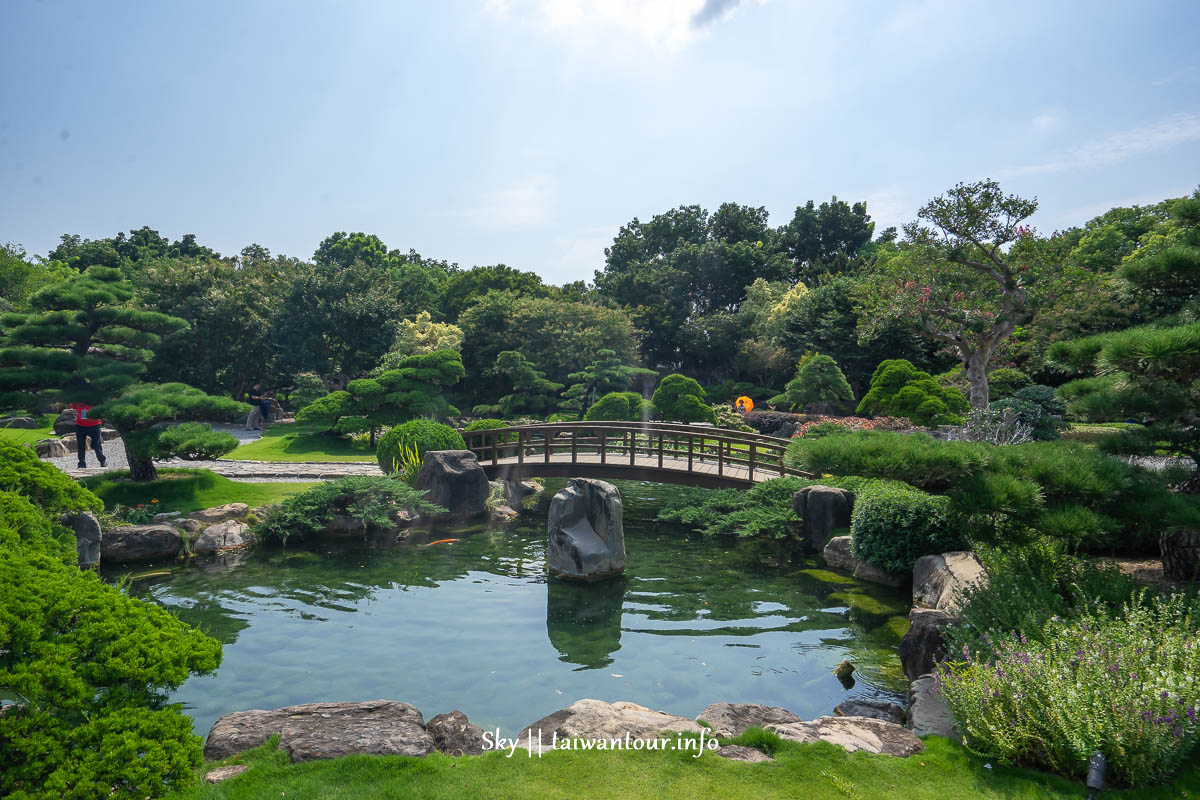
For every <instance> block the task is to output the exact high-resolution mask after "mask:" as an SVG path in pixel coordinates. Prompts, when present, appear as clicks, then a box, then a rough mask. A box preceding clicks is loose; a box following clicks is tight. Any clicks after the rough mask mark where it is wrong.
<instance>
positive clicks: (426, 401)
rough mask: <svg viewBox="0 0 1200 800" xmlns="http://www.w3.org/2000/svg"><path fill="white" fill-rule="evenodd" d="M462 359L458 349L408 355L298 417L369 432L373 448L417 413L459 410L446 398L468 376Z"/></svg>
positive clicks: (345, 430) (334, 427)
mask: <svg viewBox="0 0 1200 800" xmlns="http://www.w3.org/2000/svg"><path fill="white" fill-rule="evenodd" d="M465 374H466V372H465V371H464V370H463V365H462V357H461V356H460V355H459V354H458V351H456V350H435V351H434V352H432V353H422V354H419V355H411V356H407V357H405V358H402V359H400V360H399V362H398V366H397V367H396V368H395V369H389V370H387V371H386V372H383V373H380V374H379V375H377V376H375V377H373V378H360V379H358V380H353V381H350V382H349V383H347V384H346V389H345V390H344V391H337V392H331V393H330V394H328V395H326V396H325V397H322V398H320V399H319V400H317V401H315V402H314V403H312V404H310V405H307V406H305V407H304V408H302V409H300V411H299V412H297V414H296V421H297V422H302V423H319V424H322V425H328V426H329V428H330V429H331V430H335V431H337V432H339V433H352V432H359V431H366V430H369V431H370V432H371V447H374V446H375V434H376V433H377V432H378V431H379V429H380V428H381V427H383V426H390V425H397V424H399V423H401V422H405V421H407V420H410V419H416V418H417V417H438V418H444V417H445V416H446V415H447V414H457V413H458V409H457V408H455V407H454V406H452V405H450V404H449V403H448V402H446V398H445V397H444V396H443V393H444V392H445V390H446V388H447V387H450V386H453V385H454V384H456V383H458V382H459V381H460V380H462V378H463V376H464V375H465Z"/></svg>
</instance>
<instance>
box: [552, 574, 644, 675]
mask: <svg viewBox="0 0 1200 800" xmlns="http://www.w3.org/2000/svg"><path fill="white" fill-rule="evenodd" d="M625 586H626V581H625V578H613V579H612V580H608V581H604V582H603V583H592V584H579V583H566V582H563V581H560V580H557V579H554V578H551V579H550V581H549V583H547V584H546V635H547V636H549V637H550V644H552V645H554V649H555V650H557V651H558V655H559V659H560V660H562V661H566V662H568V663H570V664H579V665H580V666H582V667H584V668H585V669H599V668H600V667H606V666H608V665H609V664H611V663H612V662H613V660H612V654H613V653H615V652H617V651H618V650H620V649H621V607H622V605H623V604H624V602H625Z"/></svg>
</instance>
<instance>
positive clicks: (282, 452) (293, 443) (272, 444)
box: [225, 423, 375, 461]
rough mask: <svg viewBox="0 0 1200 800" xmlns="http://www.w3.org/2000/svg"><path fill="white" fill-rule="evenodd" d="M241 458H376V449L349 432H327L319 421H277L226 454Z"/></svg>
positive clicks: (347, 459)
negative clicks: (258, 436) (342, 434)
mask: <svg viewBox="0 0 1200 800" xmlns="http://www.w3.org/2000/svg"><path fill="white" fill-rule="evenodd" d="M225 458H227V459H234V460H237V461H374V460H375V451H374V450H372V449H371V448H369V447H367V445H365V444H356V443H354V442H352V441H350V439H349V437H346V436H327V435H326V434H325V433H323V429H322V428H321V427H320V426H319V425H297V424H295V423H289V424H286V425H284V424H275V425H272V426H271V427H269V428H267V430H266V431H264V432H263V435H262V438H261V439H257V440H255V441H253V442H249V443H248V444H243V445H239V446H238V447H237V449H235V450H234V451H233V452H232V453H230V454H229V455H227V456H225Z"/></svg>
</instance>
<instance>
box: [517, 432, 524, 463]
mask: <svg viewBox="0 0 1200 800" xmlns="http://www.w3.org/2000/svg"><path fill="white" fill-rule="evenodd" d="M517 463H518V464H524V463H525V429H524V428H521V429H520V430H519V431H517Z"/></svg>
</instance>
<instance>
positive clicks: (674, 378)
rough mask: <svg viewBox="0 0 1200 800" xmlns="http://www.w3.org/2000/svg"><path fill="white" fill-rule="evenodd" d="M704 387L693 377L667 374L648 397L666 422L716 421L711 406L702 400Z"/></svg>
mask: <svg viewBox="0 0 1200 800" xmlns="http://www.w3.org/2000/svg"><path fill="white" fill-rule="evenodd" d="M704 397H705V395H704V389H702V388H700V384H699V383H697V382H696V380H695V379H694V378H689V377H688V376H686V375H680V374H678V373H676V374H673V375H668V376H667V377H665V378H663V379H662V382H661V383H659V384H658V388H657V389H655V390H654V395H653V396H652V397H651V398H650V403H651V405H653V406H654V410H655V411H657V412H658V413H659V416H661V417H662V418H663V419H664V420H666V421H668V422H685V423H686V422H708V423H714V422H716V419H717V418H716V414H715V412H713V410H712V406H710V405H708V404H707V403H705V402H704Z"/></svg>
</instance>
